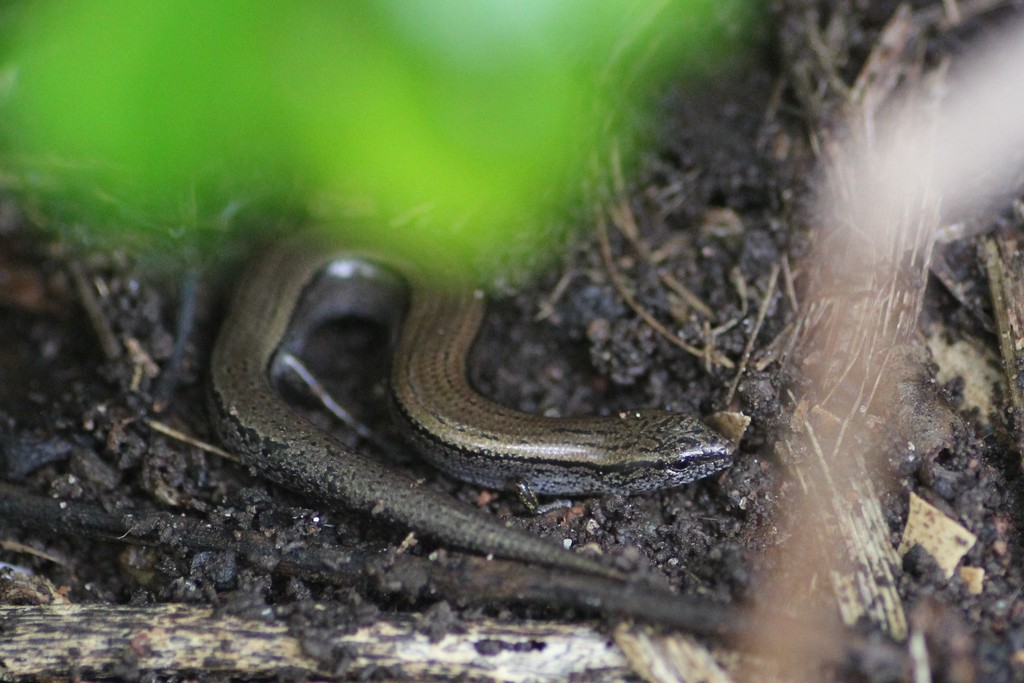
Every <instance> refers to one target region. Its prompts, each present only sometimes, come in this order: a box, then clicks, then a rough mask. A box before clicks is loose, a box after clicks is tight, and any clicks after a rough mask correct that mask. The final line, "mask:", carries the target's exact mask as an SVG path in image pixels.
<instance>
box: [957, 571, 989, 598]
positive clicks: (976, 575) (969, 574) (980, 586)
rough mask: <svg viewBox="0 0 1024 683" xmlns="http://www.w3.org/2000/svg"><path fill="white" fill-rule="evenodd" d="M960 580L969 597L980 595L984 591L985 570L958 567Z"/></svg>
mask: <svg viewBox="0 0 1024 683" xmlns="http://www.w3.org/2000/svg"><path fill="white" fill-rule="evenodd" d="M960 580H961V581H963V582H964V585H965V586H967V592H968V593H970V594H971V595H981V591H983V590H984V589H985V570H984V569H982V568H981V567H960Z"/></svg>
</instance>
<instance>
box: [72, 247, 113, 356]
mask: <svg viewBox="0 0 1024 683" xmlns="http://www.w3.org/2000/svg"><path fill="white" fill-rule="evenodd" d="M68 272H69V273H71V279H72V280H74V282H75V290H76V291H77V292H78V298H79V300H80V301H81V302H82V308H84V309H85V314H86V316H87V317H88V318H89V322H90V323H91V324H92V328H93V330H95V331H96V337H97V338H98V339H99V342H100V349H102V350H103V355H104V356H106V358H107V360H115V359H117V358H120V357H121V345H120V344H119V343H118V341H117V335H116V334H114V328H113V326H111V324H110V320H108V319H107V316H106V315H105V314H104V313H103V307H102V306H100V302H99V300H98V299H97V298H96V293H95V291H93V288H92V286H91V285H90V284H89V280H88V279H87V278H86V276H85V271H84V270H83V269H82V265H81V264H80V263H79V262H78V261H75V260H73V259H72V260H69V261H68Z"/></svg>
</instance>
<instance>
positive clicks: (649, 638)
mask: <svg viewBox="0 0 1024 683" xmlns="http://www.w3.org/2000/svg"><path fill="white" fill-rule="evenodd" d="M615 643H616V645H618V646H619V647H620V648H622V651H623V652H624V653H625V655H626V659H628V660H629V663H630V665H631V666H632V667H633V670H634V671H636V673H638V674H639V675H640V676H641V678H643V679H644V680H645V681H657V682H658V683H668V682H670V681H672V682H675V681H678V682H679V683H686V682H687V681H701V682H702V683H731V681H732V678H731V677H730V676H729V675H728V674H727V673H726V672H725V671H723V670H722V668H721V667H719V666H718V663H717V662H715V660H714V659H713V658H712V657H711V653H710V652H708V650H707V649H706V648H705V647H704V646H703V645H701V644H700V643H698V642H697V641H696V640H694V639H693V638H691V637H689V636H684V635H682V634H679V633H674V634H670V635H658V634H657V633H655V632H654V631H653V630H652V629H651V628H650V627H648V626H633V625H630V624H625V623H623V624H620V625H619V626H618V628H616V629H615Z"/></svg>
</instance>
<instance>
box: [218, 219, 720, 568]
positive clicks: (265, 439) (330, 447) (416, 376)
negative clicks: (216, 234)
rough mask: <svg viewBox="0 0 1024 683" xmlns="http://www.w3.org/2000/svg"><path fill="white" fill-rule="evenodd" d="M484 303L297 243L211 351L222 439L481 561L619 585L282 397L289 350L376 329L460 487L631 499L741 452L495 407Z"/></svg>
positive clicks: (257, 281) (619, 420)
mask: <svg viewBox="0 0 1024 683" xmlns="http://www.w3.org/2000/svg"><path fill="white" fill-rule="evenodd" d="M484 305H485V304H484V302H483V300H482V299H481V297H479V296H477V295H475V294H474V293H473V292H471V291H470V292H450V291H444V290H442V289H439V288H438V287H437V286H436V285H432V284H431V283H430V282H429V281H428V280H427V279H426V278H422V277H419V276H417V275H416V274H415V272H414V271H412V270H407V271H406V272H398V271H396V270H395V269H394V268H393V267H392V266H390V265H389V264H387V262H386V261H382V260H380V259H375V258H372V257H366V256H362V255H358V254H354V253H347V252H341V251H332V250H331V249H329V248H325V247H324V245H323V244H322V243H318V242H317V241H315V240H310V239H308V238H301V239H292V240H289V241H286V242H284V243H282V244H280V245H278V246H277V247H275V248H274V249H273V250H271V251H270V252H269V253H268V255H267V256H266V257H265V258H263V259H261V260H259V261H257V262H256V263H255V265H254V267H252V268H250V270H249V271H248V272H247V273H246V275H244V276H243V280H242V282H241V284H240V286H239V287H238V290H237V292H236V294H235V297H234V301H233V304H232V306H231V309H230V311H229V314H228V317H227V320H226V321H225V323H224V325H223V327H222V329H221V332H220V335H219V337H218V339H217V341H216V343H215V345H214V349H213V355H212V359H211V373H210V375H211V381H210V392H209V394H210V405H211V411H212V414H213V418H214V423H215V425H216V428H217V431H218V433H219V435H220V437H221V439H222V440H223V441H224V442H225V443H226V444H227V445H229V446H230V447H232V448H233V449H235V450H236V451H237V452H238V454H239V455H240V456H241V457H242V458H243V459H244V461H245V462H246V463H248V464H249V465H250V466H251V467H253V468H254V469H256V470H257V471H258V472H260V473H262V474H263V475H264V476H266V477H268V478H270V479H271V480H273V481H275V482H277V483H279V484H280V485H282V486H284V487H286V488H290V489H292V490H295V491H298V492H300V493H303V494H307V495H310V496H312V497H314V498H317V499H319V500H321V501H323V502H325V503H327V504H332V505H333V504H340V505H342V506H344V507H347V508H350V509H354V510H358V511H363V512H367V513H369V514H370V515H371V516H373V517H376V518H380V519H382V520H384V521H386V522H389V523H392V524H396V525H401V526H403V527H406V528H409V529H412V530H414V531H416V532H418V533H422V534H424V535H427V536H430V537H432V538H434V539H435V540H438V541H441V542H443V543H448V544H452V545H455V546H458V547H461V548H463V549H466V550H470V551H474V552H479V553H483V554H492V555H495V556H500V557H505V558H508V559H514V560H520V561H525V562H532V563H538V564H542V565H547V566H552V567H556V568H561V569H566V570H570V571H578V572H584V573H589V574H599V575H605V576H619V573H618V571H617V570H615V569H614V568H612V567H610V566H608V565H607V564H606V563H604V562H602V561H599V560H596V559H591V558H589V557H585V556H583V555H578V554H575V553H572V552H569V551H566V550H564V549H562V548H560V547H558V546H556V545H554V544H552V543H549V542H548V541H545V540H543V539H540V538H537V537H534V536H531V535H529V534H527V533H525V532H522V531H519V530H517V529H514V528H511V527H508V526H506V525H505V524H504V523H503V522H501V521H499V520H497V519H496V518H493V517H489V516H487V515H486V514H484V513H482V512H480V511H477V510H474V509H473V508H471V507H470V506H467V505H464V504H462V503H460V502H459V501H457V500H455V499H453V498H450V497H448V496H445V495H443V494H441V493H439V492H436V491H433V490H431V489H429V488H424V487H421V486H419V485H418V484H417V483H416V482H415V481H413V480H412V479H411V478H409V477H406V476H404V475H402V474H400V473H398V472H396V471H393V470H392V469H390V468H388V467H386V466H384V465H382V464H381V463H379V462H377V461H375V460H374V459H372V458H369V457H367V456H365V455H362V454H360V453H358V452H355V451H353V450H351V449H349V448H347V447H345V446H343V445H341V444H340V443H338V442H337V441H335V440H334V439H332V438H331V437H329V436H328V435H327V434H326V433H324V432H323V431H321V430H320V429H317V428H315V427H313V426H312V425H311V424H310V423H308V422H307V421H306V420H304V419H303V418H301V417H299V416H298V415H297V414H296V413H295V412H294V411H292V410H291V408H290V407H289V406H288V405H287V404H286V403H284V401H283V400H282V399H281V398H280V396H279V395H278V393H277V391H276V389H275V386H274V379H275V377H276V375H277V374H278V373H279V369H278V366H279V363H278V361H277V359H278V357H279V354H280V352H282V351H291V350H295V349H297V348H298V347H299V346H301V342H302V340H303V339H304V338H305V336H306V335H307V334H308V333H309V332H311V331H312V330H313V329H314V328H315V327H316V326H318V325H319V324H321V323H322V322H324V321H326V320H329V319H332V318H338V317H343V316H354V317H365V318H370V319H376V320H379V321H382V322H384V323H386V324H389V325H393V326H394V327H393V329H395V328H397V329H399V334H398V342H397V348H396V352H395V356H394V361H393V369H392V375H391V380H392V391H393V401H394V404H395V407H396V413H397V414H398V416H399V417H400V418H401V421H402V422H404V424H405V427H406V430H407V432H408V433H409V434H410V435H411V438H412V441H414V442H415V443H416V444H417V445H418V446H419V448H420V450H421V451H422V454H423V455H424V456H425V457H426V458H427V459H428V460H429V461H430V462H432V463H433V464H434V465H436V466H437V467H439V468H440V469H441V470H443V471H445V472H447V473H448V474H450V475H452V476H454V477H457V478H460V479H464V480H466V481H470V482H473V483H476V484H480V485H483V486H489V487H494V488H502V489H507V488H509V487H512V486H515V485H519V484H524V485H526V486H528V487H530V488H531V489H533V490H534V491H536V492H538V493H542V494H574V493H601V492H608V491H619V492H623V493H630V492H636V491H644V490H650V489H656V488H662V487H668V486H676V485H679V484H683V483H686V482H689V481H693V480H695V479H698V478H700V477H703V476H707V475H709V474H712V473H714V472H716V471H718V470H720V469H722V468H723V467H725V466H726V465H727V464H728V463H729V461H730V459H731V453H732V447H731V446H730V444H729V443H728V442H726V441H725V440H724V439H722V438H721V437H719V436H718V435H717V434H716V433H715V432H713V431H712V430H710V429H709V428H708V427H706V426H704V424H703V423H701V422H700V421H699V420H697V419H696V418H693V417H690V416H687V415H681V414H676V413H667V412H661V411H642V412H636V413H629V414H624V415H621V416H617V417H582V418H549V417H539V416H534V415H529V414H526V413H521V412H517V411H514V410H511V409H509V408H506V407H504V406H501V405H499V404H497V403H494V402H493V401H490V400H488V399H486V398H484V397H483V396H481V395H480V394H479V393H477V392H476V391H474V390H473V388H472V387H471V385H470V384H469V381H468V379H467V376H466V361H467V355H468V353H469V351H470V348H471V346H472V343H473V341H474V339H475V337H476V334H477V330H478V328H479V326H480V323H481V320H482V317H483V312H484ZM403 314H404V315H403ZM399 321H402V322H399Z"/></svg>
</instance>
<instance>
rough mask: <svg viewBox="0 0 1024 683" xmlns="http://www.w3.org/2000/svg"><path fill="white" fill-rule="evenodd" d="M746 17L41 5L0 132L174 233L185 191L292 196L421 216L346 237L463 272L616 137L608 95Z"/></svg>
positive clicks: (566, 9) (439, 4)
mask: <svg viewBox="0 0 1024 683" xmlns="http://www.w3.org/2000/svg"><path fill="white" fill-rule="evenodd" d="M752 7H753V6H752V5H750V4H749V3H747V2H744V1H743V0H722V1H719V2H713V1H711V0H660V1H657V2H635V3H627V2H610V1H607V2H604V1H596V0H595V1H591V0H491V1H489V2H478V1H476V0H431V1H429V2H428V1H426V0H421V1H410V2H385V1H383V0H364V1H362V2H342V3H287V2H281V1H280V0H278V1H276V2H271V1H265V0H247V1H244V2H243V1H241V0H212V1H209V2H178V1H171V0H150V1H148V2H128V1H113V0H90V1H87V2H78V3H56V2H53V3H40V4H33V5H28V6H26V7H25V8H24V11H22V12H20V21H18V22H16V25H17V27H16V29H15V32H14V33H13V35H12V36H11V37H10V39H9V40H7V41H6V43H7V49H6V50H5V55H4V64H5V66H7V67H8V68H11V69H13V71H14V79H13V86H12V87H11V88H10V89H9V95H8V97H7V102H6V105H7V106H6V107H5V109H6V110H7V114H8V121H7V125H6V126H5V132H6V135H7V138H8V140H9V144H8V148H9V150H10V151H13V152H16V153H18V154H20V155H22V158H29V159H35V160H42V159H48V160H51V161H52V160H53V159H57V160H60V162H61V163H62V164H65V165H77V164H85V165H86V166H87V167H88V168H91V169H93V170H95V169H102V171H103V174H102V177H103V178H105V179H106V180H105V181H99V180H97V181H96V182H107V181H109V182H111V183H112V186H113V187H121V188H122V189H121V190H120V191H113V190H108V191H107V192H106V194H108V195H109V194H111V193H113V194H115V195H117V197H118V198H117V200H116V201H117V202H123V203H127V204H129V205H132V204H137V205H138V206H140V207H145V209H142V211H143V212H155V214H157V215H162V216H165V217H166V219H165V220H167V221H168V222H170V223H175V222H179V223H180V222H181V216H182V211H181V205H182V204H183V203H188V202H187V198H189V197H193V196H194V195H195V193H196V187H197V186H199V187H200V188H201V192H200V193H201V194H202V195H203V196H207V197H210V198H211V200H210V202H209V204H208V206H212V207H216V206H217V205H218V204H220V205H222V206H223V207H227V206H228V205H230V204H232V202H235V203H237V202H238V201H240V198H252V197H260V196H265V195H267V194H270V193H272V192H274V191H277V190H280V189H281V188H282V187H285V188H288V191H289V192H291V193H292V196H291V199H292V200H293V201H297V202H298V203H300V204H305V205H316V204H317V200H318V199H319V198H323V197H335V198H337V197H343V198H345V201H347V202H351V203H354V204H359V205H362V206H366V207H370V208H371V210H372V211H373V212H375V213H376V214H378V215H381V216H386V217H395V216H403V215H404V216H409V215H413V216H416V217H417V219H416V220H412V221H404V222H403V221H400V220H391V221H387V222H385V223H383V224H381V225H386V226H388V227H386V228H384V227H378V229H377V230H376V231H374V232H373V233H372V234H369V235H367V234H365V230H366V229H365V228H361V230H362V233H361V234H359V235H354V236H353V238H355V239H359V240H360V241H376V242H378V243H384V244H385V245H390V246H391V247H393V248H394V247H396V246H398V247H401V248H404V250H405V251H407V252H411V253H414V254H424V253H429V254H434V255H437V254H448V255H450V256H451V257H453V258H454V259H456V260H458V259H462V258H465V257H466V256H467V255H469V254H473V253H478V252H479V251H481V250H484V251H491V252H493V251H495V250H500V249H501V248H502V245H503V244H505V243H506V241H507V240H508V239H509V236H510V234H511V233H512V232H515V233H517V239H522V236H521V235H519V234H518V233H520V232H522V230H523V226H524V225H529V224H531V223H534V222H540V221H542V220H544V218H545V216H546V215H547V214H546V213H545V212H547V211H550V209H551V208H552V207H553V206H556V205H557V204H558V202H560V201H564V200H565V199H566V198H567V197H570V196H571V192H569V191H567V188H571V187H572V186H573V184H574V183H575V185H577V186H578V185H579V184H580V183H579V180H578V179H579V178H580V177H581V176H582V174H583V173H584V169H585V166H586V162H587V155H588V153H590V151H591V150H594V149H597V148H600V147H601V145H603V144H605V145H606V144H607V140H609V139H610V138H611V137H613V136H615V135H617V134H619V133H620V131H619V130H618V129H617V128H616V127H615V125H614V123H615V121H616V118H615V116H614V115H613V114H614V112H615V111H616V109H617V107H618V106H619V104H620V103H621V102H623V101H629V100H630V98H632V97H634V96H635V95H636V93H637V92H639V88H640V87H642V86H643V85H644V84H645V83H646V82H648V81H649V80H650V79H652V78H656V77H657V76H658V75H659V74H660V73H662V72H664V70H665V69H666V68H673V69H675V71H677V72H678V71H679V65H680V64H691V65H694V64H699V63H711V62H714V61H715V60H716V59H720V58H721V57H722V55H723V54H724V53H725V52H726V51H730V50H735V49H736V45H737V44H741V43H742V39H743V35H744V31H745V30H746V27H747V26H748V23H747V22H748V20H749V18H750V14H751V8H752ZM94 177H97V176H94ZM573 179H576V180H573ZM125 188H130V189H127V190H126V189H125ZM295 188H298V190H296V189H295ZM103 194H104V192H103V191H98V192H97V195H103ZM243 200H244V199H243ZM192 209H193V212H194V209H195V207H194V206H193V207H192ZM206 210H209V209H208V208H207V209H206ZM185 213H186V214H187V213H188V212H185ZM193 218H195V216H194V215H193ZM162 220H164V219H161V220H154V221H152V222H151V225H153V226H154V227H157V228H159V226H160V224H161V222H162ZM185 222H186V223H187V221H185ZM143 223H147V222H146V221H143ZM362 225H366V223H363V224H362Z"/></svg>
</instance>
